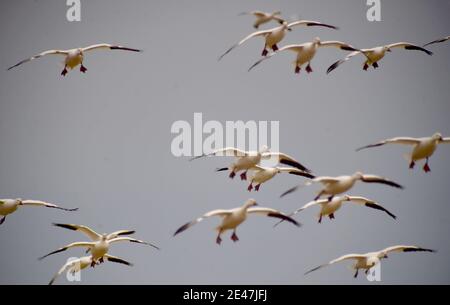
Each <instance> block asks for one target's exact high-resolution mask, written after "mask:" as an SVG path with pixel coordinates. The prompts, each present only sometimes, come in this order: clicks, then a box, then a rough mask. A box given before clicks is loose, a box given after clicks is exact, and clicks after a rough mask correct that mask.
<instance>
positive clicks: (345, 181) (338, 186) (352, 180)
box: [281, 172, 403, 201]
mask: <svg viewBox="0 0 450 305" xmlns="http://www.w3.org/2000/svg"><path fill="white" fill-rule="evenodd" d="M357 181H361V182H364V183H378V184H385V185H388V186H391V187H395V188H400V189H403V186H401V185H400V184H398V183H396V182H394V181H391V180H388V179H386V178H384V177H380V176H376V175H366V174H363V173H361V172H356V173H354V174H353V175H346V176H338V177H326V176H324V177H317V178H314V179H312V180H310V181H308V182H306V183H305V184H303V185H302V184H301V185H297V186H295V187H293V188H291V189H289V190H287V191H286V192H284V193H283V194H282V195H281V197H283V196H285V195H287V194H290V193H292V192H295V191H296V190H298V189H299V188H300V187H302V186H304V185H311V184H313V183H320V184H322V189H321V190H320V191H319V193H318V195H317V197H316V198H315V199H314V200H318V199H319V198H321V197H322V196H329V197H328V199H329V201H331V200H332V199H333V197H334V196H336V195H339V194H343V193H346V192H347V191H349V190H350V189H352V188H353V186H354V185H355V184H356V182H357Z"/></svg>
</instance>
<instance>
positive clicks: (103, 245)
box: [39, 224, 159, 267]
mask: <svg viewBox="0 0 450 305" xmlns="http://www.w3.org/2000/svg"><path fill="white" fill-rule="evenodd" d="M54 225H55V226H57V227H61V228H65V229H70V230H75V231H79V232H82V233H84V234H86V235H87V236H89V238H91V239H92V241H91V242H75V243H71V244H68V245H66V246H64V247H62V248H59V249H57V250H55V251H53V252H50V253H49V254H46V255H44V256H42V257H40V258H39V260H42V259H44V258H46V257H48V256H50V255H53V254H57V253H61V252H64V251H66V250H68V249H71V248H80V247H81V248H87V249H88V250H89V251H90V252H91V254H92V259H93V262H92V267H94V266H95V264H97V263H102V262H103V257H104V256H105V254H107V253H108V251H109V248H110V246H111V244H113V243H116V242H124V241H128V242H132V243H138V244H143V245H147V246H151V247H153V248H155V249H157V250H159V248H158V247H157V246H155V245H153V244H151V243H148V242H145V241H142V240H139V239H135V238H130V237H122V235H129V234H133V233H134V231H127V230H121V231H116V232H113V233H111V234H102V235H99V234H97V233H96V232H95V231H93V230H91V229H89V228H88V227H85V226H79V225H66V224H54Z"/></svg>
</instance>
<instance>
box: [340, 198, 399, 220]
mask: <svg viewBox="0 0 450 305" xmlns="http://www.w3.org/2000/svg"><path fill="white" fill-rule="evenodd" d="M348 200H349V201H350V202H353V203H356V204H359V205H363V206H366V207H368V208H372V209H375V210H379V211H383V212H385V213H386V214H388V215H389V216H391V217H392V218H394V219H397V216H395V215H394V214H392V213H391V212H389V211H388V210H387V209H385V208H384V207H382V206H381V205H380V204H379V203H377V202H375V201H373V200H370V199H367V198H364V197H359V196H348Z"/></svg>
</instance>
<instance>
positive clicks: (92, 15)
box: [0, 0, 450, 284]
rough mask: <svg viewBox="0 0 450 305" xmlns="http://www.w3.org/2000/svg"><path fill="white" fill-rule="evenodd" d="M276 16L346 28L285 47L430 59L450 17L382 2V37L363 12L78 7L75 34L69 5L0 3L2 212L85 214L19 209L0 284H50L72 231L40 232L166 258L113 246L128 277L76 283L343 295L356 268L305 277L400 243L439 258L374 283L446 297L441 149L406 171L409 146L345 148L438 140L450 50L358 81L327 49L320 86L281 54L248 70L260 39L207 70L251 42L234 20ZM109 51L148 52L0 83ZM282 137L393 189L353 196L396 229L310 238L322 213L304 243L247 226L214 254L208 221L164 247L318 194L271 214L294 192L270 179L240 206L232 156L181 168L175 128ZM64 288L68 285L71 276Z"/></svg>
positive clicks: (349, 7)
mask: <svg viewBox="0 0 450 305" xmlns="http://www.w3.org/2000/svg"><path fill="white" fill-rule="evenodd" d="M254 9H259V10H264V11H274V10H281V11H282V12H283V14H284V16H286V17H287V18H291V19H294V18H305V19H310V20H318V21H322V22H326V23H330V24H333V25H337V26H339V27H340V30H339V31H333V30H330V29H323V28H307V29H305V28H297V29H295V30H294V31H293V32H290V33H289V34H288V36H287V37H286V39H285V41H283V43H282V44H281V45H285V44H290V43H303V42H306V41H310V40H311V39H313V38H314V37H316V36H320V37H321V38H322V39H323V40H342V41H346V42H349V43H351V44H353V45H355V46H357V47H360V48H368V47H373V46H377V45H383V44H387V43H392V42H397V41H409V42H413V43H418V44H424V43H426V42H429V41H431V40H434V39H436V38H440V37H443V36H447V35H449V34H450V33H449V31H450V21H449V18H448V16H449V13H450V1H448V0H444V1H442V0H428V1H425V0H423V1H418V0H417V1H410V0H408V1H407V0H396V1H382V8H381V17H382V21H381V22H375V23H371V22H368V21H367V19H366V11H367V9H368V7H367V6H366V4H365V1H358V0H346V1H331V0H327V1H326V0H320V1H298V0H295V1H293V0H292V1H241V0H233V1H207V0H202V1H200V0H192V1H174V0H172V1H167V0H164V1H143V0H142V1H137V0H136V1H118V0H114V1H105V0H97V1H86V0H85V1H82V11H81V17H82V21H81V22H74V23H70V22H68V21H67V20H66V10H67V6H66V5H65V1H56V0H52V1H50V0H49V1H38V0H36V1H25V0H17V1H1V2H0V37H1V41H2V43H1V45H0V50H1V54H2V56H1V57H0V67H3V68H1V69H0V140H1V152H0V169H1V170H0V198H16V197H20V198H32V199H39V200H46V201H50V202H55V203H59V204H61V205H63V206H65V207H69V208H70V207H79V208H80V210H79V211H78V212H76V213H65V212H62V211H56V210H50V209H38V208H23V209H21V210H19V211H18V212H16V213H15V214H13V215H11V216H9V217H8V218H7V220H6V222H5V223H4V224H3V225H2V226H1V227H0V245H1V248H0V257H1V259H0V284H46V283H48V281H49V280H50V278H51V277H52V276H53V274H54V273H55V272H56V271H57V270H58V269H59V267H60V266H62V265H63V264H64V262H65V261H66V259H67V258H68V257H72V256H77V255H82V251H77V250H71V251H69V252H65V253H63V254H59V255H55V256H52V257H49V258H48V259H46V260H44V261H38V260H37V258H38V257H39V256H41V255H43V254H45V253H47V252H49V251H51V250H54V249H56V248H58V247H60V246H63V245H65V244H67V243H70V242H74V241H82V240H86V238H85V237H84V236H83V235H81V234H79V233H77V232H71V231H67V230H64V229H59V228H55V227H52V226H51V223H52V222H62V223H77V224H85V225H88V226H90V227H92V228H93V229H95V230H97V231H99V232H110V231H114V230H118V229H135V230H137V234H136V236H137V237H138V238H141V239H145V240H148V241H151V242H153V243H155V244H157V245H159V246H160V247H161V248H162V250H161V251H155V250H153V249H152V248H148V247H145V246H140V245H135V244H118V245H116V246H115V247H114V248H112V249H111V254H113V255H117V256H120V257H122V258H124V259H127V260H129V261H132V262H133V263H134V264H135V266H134V267H133V268H128V267H124V266H122V265H117V264H108V263H106V264H104V265H102V266H101V267H99V268H96V269H95V270H92V269H91V270H87V271H86V272H84V273H83V274H82V282H81V284H320V283H334V284H346V283H350V284H353V283H355V284H367V283H368V281H367V280H366V279H365V278H364V277H360V278H358V279H356V280H355V279H353V277H352V275H353V272H352V271H351V270H350V269H349V268H348V267H347V266H349V265H350V263H349V262H347V263H342V264H338V265H334V266H331V267H328V268H327V269H322V270H320V271H317V272H315V273H312V274H310V275H308V276H306V277H305V276H304V275H303V273H304V272H305V271H307V270H309V269H310V268H312V267H315V266H317V265H319V264H322V263H325V262H327V261H329V260H331V259H334V258H336V257H338V256H340V255H343V254H347V253H365V252H369V251H375V250H379V249H382V248H385V247H387V246H391V245H395V244H417V245H421V246H423V247H428V248H433V249H437V250H439V252H438V253H436V254H428V253H416V254H415V253H405V254H394V255H391V256H390V258H389V260H386V261H384V263H383V265H382V282H381V283H383V284H444V283H445V284H449V283H450V264H449V259H448V257H449V256H450V243H449V232H450V202H449V200H448V198H449V197H450V189H449V187H448V185H449V182H448V181H449V180H450V146H441V147H439V149H438V150H437V152H436V153H435V155H434V156H433V157H432V159H431V161H430V166H431V169H432V172H431V173H429V174H425V173H424V172H423V171H422V170H421V167H422V164H419V165H418V166H417V168H416V169H415V170H414V171H411V170H409V169H408V162H407V161H406V160H405V159H404V158H403V155H404V154H405V153H407V152H408V149H407V148H406V147H399V146H395V147H392V146H390V147H383V148H379V149H373V150H368V151H364V152H360V153H356V152H355V148H357V147H359V146H362V145H365V144H369V143H371V142H373V141H378V140H381V139H384V138H389V137H394V136H412V137H421V136H429V135H432V134H433V133H434V132H436V131H440V132H442V133H443V134H444V136H450V120H449V119H448V115H449V113H450V104H449V94H450V89H449V86H448V83H449V81H448V79H449V71H450V64H449V55H450V54H449V51H450V45H449V44H448V43H443V44H439V45H433V46H431V47H430V49H431V50H432V51H434V52H435V54H434V56H432V57H430V56H427V55H426V54H424V53H422V52H416V51H404V50H395V51H394V52H393V53H391V54H388V56H387V57H386V58H385V59H383V60H382V61H381V62H380V69H378V70H376V71H374V70H372V69H371V70H370V71H369V72H364V71H362V64H363V58H362V57H355V58H354V59H352V60H351V61H349V62H347V63H346V64H344V65H342V67H340V68H339V69H337V70H335V71H334V72H333V73H332V74H330V75H326V74H325V71H326V69H327V67H328V66H329V65H330V64H332V63H333V62H334V61H336V60H338V59H340V58H341V57H343V56H345V53H344V52H343V51H340V50H336V49H321V50H320V51H319V52H318V54H317V56H316V58H315V59H314V60H313V63H312V67H313V69H314V73H312V74H309V75H307V74H306V73H302V74H300V75H295V74H294V73H293V66H292V65H291V62H292V60H293V59H294V57H293V55H292V54H282V55H279V56H277V57H274V58H272V59H271V60H269V61H267V62H265V63H264V64H262V65H260V66H258V67H257V68H256V69H255V70H254V71H252V72H250V73H248V72H247V68H248V67H249V66H250V65H251V64H253V63H254V62H255V61H256V60H258V59H259V55H260V53H261V50H262V45H263V43H262V40H261V39H253V40H251V41H249V42H248V43H247V44H245V45H244V46H242V47H240V48H238V49H236V50H235V51H233V52H232V53H230V54H229V55H228V56H227V57H225V58H224V59H223V61H221V62H217V57H218V56H219V55H220V54H221V53H223V52H224V51H225V50H226V49H227V48H228V47H230V46H231V45H232V44H233V43H235V42H236V41H238V40H239V39H241V38H243V37H244V36H245V35H247V34H249V33H251V32H252V31H253V28H252V23H253V19H252V18H251V17H243V16H238V14H239V13H240V12H243V11H247V10H254ZM99 42H109V43H117V44H122V45H126V46H130V47H135V48H142V49H144V50H145V51H144V52H143V53H142V54H136V53H126V52H107V51H104V52H103V51H98V52H93V53H89V54H88V55H87V56H86V58H85V66H86V67H87V68H88V72H87V73H86V74H85V75H83V74H81V73H79V71H78V69H76V70H74V71H72V72H70V73H69V74H68V76H67V77H66V78H62V77H61V76H60V72H61V70H62V68H63V65H62V64H61V59H60V58H55V57H48V58H43V59H39V60H36V61H33V62H31V63H27V64H25V65H23V66H21V67H19V68H17V69H15V70H12V71H6V68H7V67H9V66H11V65H13V64H15V63H16V62H18V61H19V60H22V59H24V58H27V57H29V56H31V55H33V54H36V53H38V52H41V51H43V50H47V49H54V48H62V49H69V48H74V47H79V46H86V45H89V44H93V43H99ZM194 112H201V113H202V114H203V120H204V121H208V120H216V121H219V122H222V123H223V124H225V121H237V120H244V121H248V120H254V121H256V122H259V121H279V122H280V148H281V150H282V151H283V152H286V153H288V154H290V155H292V156H294V157H296V158H297V159H299V160H300V161H301V162H302V163H304V164H305V165H307V166H308V167H310V168H311V169H312V170H313V171H314V172H315V173H317V174H319V175H332V176H333V175H342V174H351V173H353V172H355V171H356V170H362V171H364V172H366V173H371V174H378V175H383V176H386V177H389V178H391V179H393V180H395V181H398V182H400V183H401V184H403V185H405V187H406V189H405V190H404V191H400V190H397V189H393V188H389V187H385V186H380V185H358V186H357V187H355V188H354V189H353V190H352V193H351V194H353V195H361V196H366V197H369V198H371V199H374V200H377V201H378V202H380V203H381V204H383V205H384V206H385V207H386V208H388V209H389V210H390V211H392V212H393V213H394V214H396V215H397V216H398V220H397V221H394V220H393V219H391V218H389V217H388V216H387V215H385V214H384V213H381V212H378V211H376V210H371V209H365V208H362V207H349V206H347V207H344V208H343V209H342V210H340V211H339V212H338V213H337V214H336V219H335V220H334V221H329V220H328V219H325V220H324V221H323V223H322V224H318V223H317V218H316V216H317V213H318V211H317V209H310V210H307V211H304V212H303V213H302V214H301V215H297V217H296V218H297V219H298V220H299V221H300V222H302V223H303V227H302V228H300V229H299V228H296V227H294V226H290V225H288V224H286V225H282V226H279V227H277V228H276V229H273V227H272V226H273V224H274V223H275V222H276V221H274V220H272V219H265V218H263V217H253V218H252V219H249V220H248V222H246V223H244V224H243V225H242V226H240V227H239V228H238V235H239V237H240V241H239V242H238V243H236V244H234V243H233V242H232V241H231V240H230V239H229V234H225V235H224V236H223V237H224V242H223V244H222V245H221V246H217V245H216V244H215V237H216V236H215V231H214V228H215V227H216V226H217V224H218V219H209V220H208V221H205V222H203V223H201V224H199V225H197V226H195V227H194V228H192V229H190V230H188V231H186V232H184V233H183V234H180V235H179V236H177V237H175V238H173V237H172V234H173V232H174V231H175V230H176V229H177V228H178V227H179V226H180V225H182V224H183V223H185V222H186V221H188V220H191V219H194V218H196V217H198V216H200V215H201V214H203V213H204V212H207V211H209V210H212V209H217V208H232V207H236V206H239V205H241V204H242V203H243V202H244V201H245V200H246V199H248V198H250V197H254V198H255V199H257V201H258V202H259V203H260V205H262V206H270V207H273V208H277V209H280V210H283V211H285V212H290V211H292V210H294V209H297V208H299V207H300V206H301V205H303V204H305V203H306V202H308V201H309V200H311V199H312V198H314V195H315V191H316V188H315V187H310V188H306V189H302V190H300V191H298V192H297V193H295V194H293V195H291V196H288V197H286V198H283V199H280V198H279V195H280V194H281V193H282V192H283V191H285V190H286V189H287V188H289V187H291V186H293V185H295V184H297V183H299V182H301V181H303V179H301V178H298V177H295V176H294V177H292V176H289V175H286V176H279V177H276V178H275V179H273V180H272V181H270V182H268V183H266V184H265V185H263V187H262V189H261V191H260V192H259V193H256V194H254V193H252V194H249V193H248V192H247V191H246V187H247V184H246V183H244V182H241V181H239V180H238V179H235V180H234V181H231V180H230V179H228V178H227V177H226V174H224V173H215V172H214V169H215V168H216V167H222V166H228V164H229V163H230V162H231V160H230V159H228V158H210V159H204V160H198V161H196V162H188V158H176V157H174V156H173V155H172V153H171V150H170V147H171V142H172V140H173V138H174V137H175V135H173V134H172V133H171V126H172V124H173V123H174V122H175V121H177V120H186V121H188V122H191V123H192V122H193V118H194ZM58 283H67V282H66V281H65V278H64V277H62V278H61V279H59V281H58Z"/></svg>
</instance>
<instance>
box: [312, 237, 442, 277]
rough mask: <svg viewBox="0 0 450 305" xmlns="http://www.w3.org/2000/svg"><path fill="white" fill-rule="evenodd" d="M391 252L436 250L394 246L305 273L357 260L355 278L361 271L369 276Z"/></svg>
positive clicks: (340, 259)
mask: <svg viewBox="0 0 450 305" xmlns="http://www.w3.org/2000/svg"><path fill="white" fill-rule="evenodd" d="M390 252H436V251H435V250H431V249H425V248H421V247H417V246H402V245H399V246H393V247H389V248H386V249H383V250H381V251H378V252H369V253H366V254H347V255H344V256H341V257H339V258H337V259H335V260H332V261H331V262H329V263H327V264H324V265H321V266H318V267H316V268H314V269H311V270H309V271H308V272H306V273H305V275H307V274H309V273H311V272H313V271H316V270H319V269H321V268H323V267H326V266H329V265H333V264H335V263H339V262H342V261H345V260H350V259H352V260H355V261H356V262H355V264H354V265H353V266H352V267H353V269H354V270H355V271H356V272H355V275H354V277H355V278H356V277H357V276H358V272H359V270H360V269H363V270H365V273H366V274H367V273H368V272H369V270H370V269H371V268H372V267H374V266H375V265H377V264H379V263H380V261H381V260H382V259H384V258H388V253H390Z"/></svg>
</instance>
